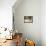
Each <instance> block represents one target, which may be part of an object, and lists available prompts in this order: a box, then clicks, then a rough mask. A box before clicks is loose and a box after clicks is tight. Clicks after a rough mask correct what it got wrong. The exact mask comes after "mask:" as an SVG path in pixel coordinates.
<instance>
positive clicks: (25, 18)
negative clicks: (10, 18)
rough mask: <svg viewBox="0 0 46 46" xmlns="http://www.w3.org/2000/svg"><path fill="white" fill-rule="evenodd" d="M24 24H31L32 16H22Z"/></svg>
mask: <svg viewBox="0 0 46 46" xmlns="http://www.w3.org/2000/svg"><path fill="white" fill-rule="evenodd" d="M24 23H33V16H24Z"/></svg>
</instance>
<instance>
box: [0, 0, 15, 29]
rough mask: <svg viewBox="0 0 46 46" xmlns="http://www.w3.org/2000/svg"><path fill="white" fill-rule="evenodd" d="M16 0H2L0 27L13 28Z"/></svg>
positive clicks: (0, 1) (0, 3)
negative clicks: (13, 9) (13, 10)
mask: <svg viewBox="0 0 46 46" xmlns="http://www.w3.org/2000/svg"><path fill="white" fill-rule="evenodd" d="M15 2H16V0H0V27H7V28H9V29H11V28H12V6H13V4H14V3H15Z"/></svg>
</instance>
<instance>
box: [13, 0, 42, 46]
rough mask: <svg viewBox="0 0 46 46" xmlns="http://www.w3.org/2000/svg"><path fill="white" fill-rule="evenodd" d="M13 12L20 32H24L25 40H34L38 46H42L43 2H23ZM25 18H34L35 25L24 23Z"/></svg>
mask: <svg viewBox="0 0 46 46" xmlns="http://www.w3.org/2000/svg"><path fill="white" fill-rule="evenodd" d="M14 6H16V5H14ZM13 10H15V11H14V17H15V28H16V29H17V30H18V32H22V33H23V36H24V38H28V39H32V40H34V41H35V43H36V46H41V22H40V17H41V0H23V1H22V3H20V5H18V6H17V8H16V7H15V8H14V9H13ZM24 16H33V23H24Z"/></svg>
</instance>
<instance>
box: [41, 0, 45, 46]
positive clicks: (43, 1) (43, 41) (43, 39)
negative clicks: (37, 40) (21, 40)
mask: <svg viewBox="0 0 46 46" xmlns="http://www.w3.org/2000/svg"><path fill="white" fill-rule="evenodd" d="M41 15H42V16H41V41H42V46H46V0H42V1H41Z"/></svg>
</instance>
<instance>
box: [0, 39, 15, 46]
mask: <svg viewBox="0 0 46 46" xmlns="http://www.w3.org/2000/svg"><path fill="white" fill-rule="evenodd" d="M0 46H16V45H15V39H13V40H6V42H4V43H2V44H1V45H0Z"/></svg>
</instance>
